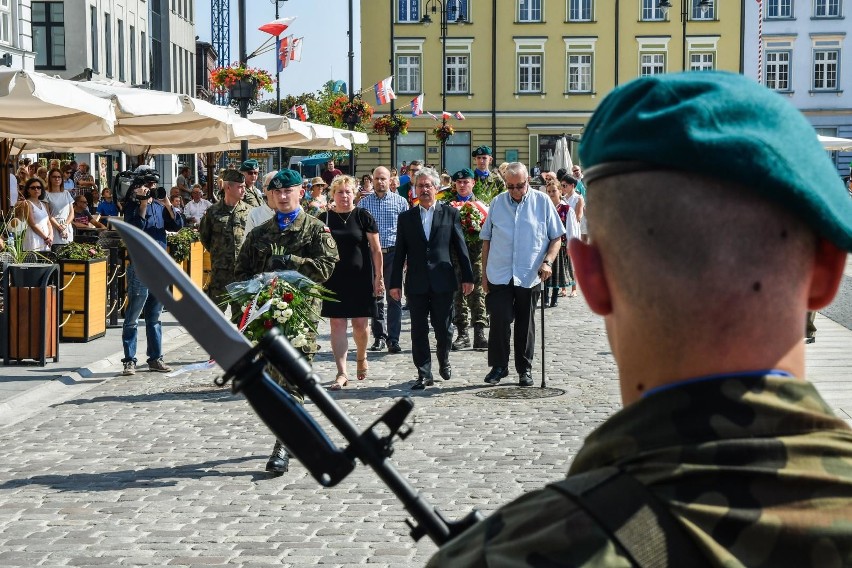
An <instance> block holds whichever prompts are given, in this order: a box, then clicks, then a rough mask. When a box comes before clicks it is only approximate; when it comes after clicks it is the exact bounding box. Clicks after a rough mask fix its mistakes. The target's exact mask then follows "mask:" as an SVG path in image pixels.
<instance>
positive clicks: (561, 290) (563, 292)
mask: <svg viewBox="0 0 852 568" xmlns="http://www.w3.org/2000/svg"><path fill="white" fill-rule="evenodd" d="M567 295H568V290H566V289H565V288H561V289H560V290H559V297H560V298H564V297H565V296H567Z"/></svg>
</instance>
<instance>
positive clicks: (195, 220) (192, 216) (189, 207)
mask: <svg viewBox="0 0 852 568" xmlns="http://www.w3.org/2000/svg"><path fill="white" fill-rule="evenodd" d="M211 205H213V204H212V203H210V202H209V201H207V200H206V199H204V198H202V197H201V188H200V187H198V186H194V187H193V188H192V200H191V201H190V202H189V203H187V204H186V206H185V207H184V208H183V214H184V215H185V216H186V220H187V222H188V223H189V224H190V225H192V226H194V227H197V226H198V224H199V223H201V218H202V217H204V214H205V213H206V212H207V209H209V208H210V206H211Z"/></svg>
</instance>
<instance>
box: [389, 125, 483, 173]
mask: <svg viewBox="0 0 852 568" xmlns="http://www.w3.org/2000/svg"><path fill="white" fill-rule="evenodd" d="M396 159H397V161H398V162H399V163H402V162H405V163H406V164H410V163H411V162H413V161H414V160H420V161H421V162H425V161H426V133H425V132H412V131H410V130H409V131H408V134H400V135H399V136H397V138H396ZM469 160H470V159H469V158H468V162H467V163H469ZM465 167H468V166H465ZM447 171H449V170H447Z"/></svg>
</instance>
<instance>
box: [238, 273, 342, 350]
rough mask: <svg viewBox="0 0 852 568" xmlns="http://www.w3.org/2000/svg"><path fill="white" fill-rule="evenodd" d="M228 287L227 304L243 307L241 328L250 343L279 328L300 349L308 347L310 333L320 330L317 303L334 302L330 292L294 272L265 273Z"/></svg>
mask: <svg viewBox="0 0 852 568" xmlns="http://www.w3.org/2000/svg"><path fill="white" fill-rule="evenodd" d="M225 288H226V290H227V293H228V294H227V295H228V297H227V299H226V300H225V303H228V302H239V304H240V306H242V309H243V316H242V319H241V320H240V326H239V327H240V331H242V333H243V334H244V335H245V336H246V337H247V338H248V339H249V340H251V341H257V340H259V339H260V338H261V336H263V334H265V333H266V332H267V331H269V330H270V329H272V328H273V327H277V328H278V329H279V330H281V332H282V333H283V334H284V335H285V336H286V337H287V339H289V340H290V343H291V344H292V345H293V347H295V348H297V349H298V348H300V347H304V346H305V345H307V344H308V341H309V338H308V334H309V333H310V332H314V333H316V331H317V329H316V325H315V324H314V322H315V321H318V320H319V313H318V312H317V309H316V307H315V304H316V303H317V300H333V299H334V298H332V297H331V296H330V294H331V290H329V289H328V288H325V287H323V286H320V285H319V284H316V283H314V282H313V281H312V280H311V279H309V278H306V277H305V276H302V275H301V274H299V273H298V272H296V271H294V270H283V271H280V272H264V273H263V274H258V275H257V276H255V277H254V278H252V279H251V280H246V281H243V282H234V283H232V284H228V285H227V286H226V287H225Z"/></svg>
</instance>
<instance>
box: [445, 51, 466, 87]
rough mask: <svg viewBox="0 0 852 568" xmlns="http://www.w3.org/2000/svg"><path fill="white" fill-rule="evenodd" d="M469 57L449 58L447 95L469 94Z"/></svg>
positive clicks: (453, 56) (457, 56)
mask: <svg viewBox="0 0 852 568" xmlns="http://www.w3.org/2000/svg"><path fill="white" fill-rule="evenodd" d="M467 77H468V56H467V55H448V56H447V84H446V89H447V93H453V94H459V93H467V92H468V80H467Z"/></svg>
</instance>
